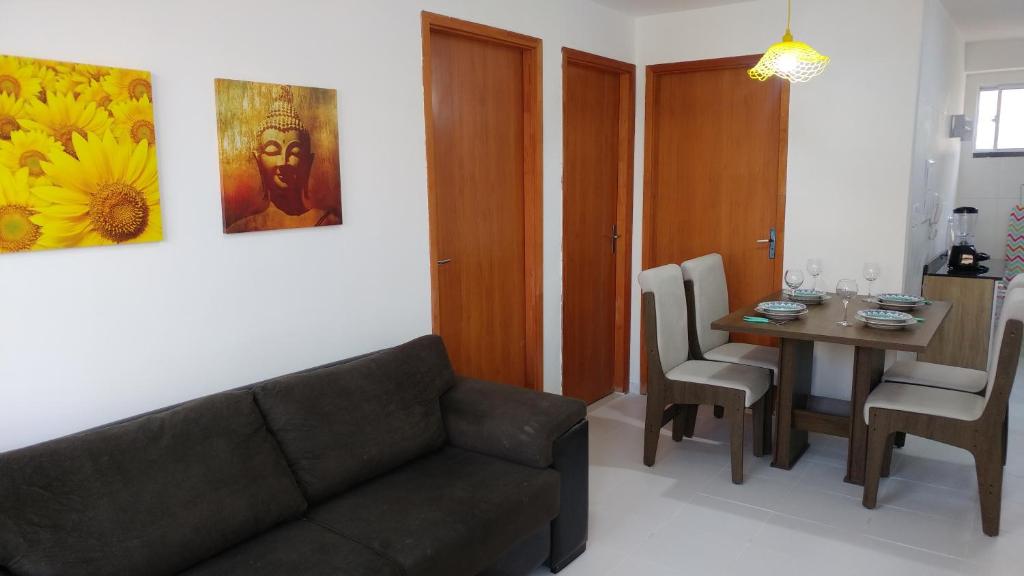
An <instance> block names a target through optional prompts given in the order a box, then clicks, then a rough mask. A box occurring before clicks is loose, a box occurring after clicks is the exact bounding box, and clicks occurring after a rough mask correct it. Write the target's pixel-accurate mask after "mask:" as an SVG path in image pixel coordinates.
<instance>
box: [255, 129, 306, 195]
mask: <svg viewBox="0 0 1024 576" xmlns="http://www.w3.org/2000/svg"><path fill="white" fill-rule="evenodd" d="M253 156H254V157H255V159H256V165H257V167H258V168H259V170H260V178H261V179H262V180H263V189H264V190H265V191H267V192H270V193H272V194H271V196H272V197H273V196H276V195H280V194H288V195H293V194H294V195H301V194H302V192H303V191H304V190H305V189H306V185H307V184H308V183H309V170H310V168H311V167H312V165H313V153H312V151H311V150H310V146H309V136H308V135H307V134H306V133H305V132H303V131H300V130H285V131H281V130H278V129H277V128H267V129H266V130H264V131H263V132H262V133H261V134H260V138H259V142H258V144H257V147H256V149H255V150H253ZM273 193H276V194H273Z"/></svg>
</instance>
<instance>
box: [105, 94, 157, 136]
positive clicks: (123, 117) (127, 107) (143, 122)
mask: <svg viewBox="0 0 1024 576" xmlns="http://www.w3.org/2000/svg"><path fill="white" fill-rule="evenodd" d="M110 113H111V114H113V115H114V134H115V135H116V136H117V137H118V138H120V139H122V140H126V141H129V140H130V141H132V142H135V143H136V144H138V143H139V142H142V141H143V140H146V141H148V142H149V143H150V145H154V144H156V131H155V130H154V129H153V104H152V103H150V101H149V97H148V96H143V97H142V98H140V99H138V100H128V101H124V100H121V101H118V102H114V103H113V104H111V105H110Z"/></svg>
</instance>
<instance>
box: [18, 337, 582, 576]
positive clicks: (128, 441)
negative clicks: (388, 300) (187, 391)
mask: <svg viewBox="0 0 1024 576" xmlns="http://www.w3.org/2000/svg"><path fill="white" fill-rule="evenodd" d="M585 415H586V411H585V407H584V406H583V404H582V403H580V402H577V401H575V400H569V399H566V398H562V397H560V396H554V395H549V394H541V393H536V392H531V391H526V390H522V389H517V388H513V387H509V386H503V385H498V384H491V383H485V382H480V381H475V380H470V379H464V378H459V377H457V376H455V374H454V373H453V372H452V369H451V365H450V364H449V361H448V356H447V354H446V352H445V350H444V345H443V344H442V342H441V340H440V339H439V338H437V337H434V336H426V337H423V338H419V339H417V340H414V341H412V342H409V343H407V344H403V345H401V346H398V347H396V348H391V349H388V350H383V351H380V352H377V353H373V354H369V355H365V356H361V357H358V358H354V359H350V360H345V361H341V362H337V363H334V364H330V365H327V366H321V367H318V368H313V369H310V370H306V371H304V372H300V373H296V374H291V375H288V376H283V377H280V378H276V379H273V380H269V381H266V382H261V383H259V384H255V385H252V386H248V387H245V388H242V389H238V390H232V391H229V392H224V393H220V394H215V395H213V396H209V397H206V398H201V399H198V400H195V401H191V402H187V403H184V404H181V405H178V406H174V407H170V408H166V409H163V410H159V411H156V412H153V413H149V414H145V415H142V416H137V417H134V418H131V419H128V420H125V421H121V422H117V423H114V424H110V425H107V426H103V427H101V428H97V429H93V430H89V431H86V432H82V433H79V434H76V435H73V436H68V437H65V438H61V439H58V440H54V441H51V442H46V443H43V444H38V445H36V446H31V447H28V448H24V449H20V450H15V451H12V452H7V453H3V454H0V575H2V576H80V575H87V576H105V575H110V576H114V575H117V576H129V575H139V576H160V575H172V574H187V575H189V576H214V575H216V576H233V575H243V574H244V575H247V576H279V575H284V574H288V575H293V574H294V575H303V576H320V575H323V576H328V575H332V576H337V575H345V576H364V575H366V576H370V575H373V576H387V575H400V576H459V575H465V576H475V575H487V576H499V575H502V576H504V575H513V574H525V573H527V572H529V571H531V570H533V569H535V568H536V567H538V566H540V565H541V564H543V563H545V562H546V563H547V564H548V566H550V567H551V569H552V571H555V572H557V571H558V570H560V569H561V568H563V567H564V566H565V565H566V564H568V563H569V562H571V561H572V560H573V559H574V558H576V557H577V556H578V555H579V554H581V553H582V552H583V550H584V548H585V546H586V526H587V423H586V420H585Z"/></svg>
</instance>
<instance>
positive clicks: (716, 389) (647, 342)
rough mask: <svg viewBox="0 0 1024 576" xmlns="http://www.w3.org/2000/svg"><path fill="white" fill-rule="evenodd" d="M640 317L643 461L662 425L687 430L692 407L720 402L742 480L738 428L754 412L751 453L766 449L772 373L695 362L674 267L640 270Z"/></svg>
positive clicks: (735, 474)
mask: <svg viewBox="0 0 1024 576" xmlns="http://www.w3.org/2000/svg"><path fill="white" fill-rule="evenodd" d="M640 289H641V294H642V296H641V316H642V319H643V326H644V350H645V352H646V356H647V417H646V422H645V428H644V464H645V465H647V466H654V460H655V456H656V455H657V452H658V438H659V437H660V436H661V429H662V427H664V426H665V425H666V424H668V423H669V422H672V438H673V440H675V441H677V442H678V441H680V440H682V439H683V431H684V429H686V428H690V430H692V422H693V420H694V419H695V418H696V414H697V407H698V406H700V405H701V404H709V405H712V406H722V407H723V408H724V409H725V417H726V418H727V419H728V421H729V430H730V432H729V435H730V438H729V443H730V450H731V456H732V481H733V483H735V484H742V483H743V426H744V422H743V420H744V416H745V414H746V409H747V408H751V410H752V411H753V427H754V429H753V436H754V455H755V456H758V457H760V456H763V455H765V454H767V453H768V452H770V440H769V438H770V436H771V425H770V419H769V416H770V414H769V406H770V404H771V392H770V390H771V373H770V371H769V370H767V369H765V368H760V367H756V366H746V365H742V364H732V363H727V362H712V361H709V360H695V359H693V358H692V357H691V354H690V346H689V329H688V326H687V321H686V320H687V304H686V293H685V291H684V289H683V274H682V270H681V269H680V267H679V266H677V265H675V264H668V265H666V266H661V267H659V268H654V269H651V270H645V271H644V272H641V273H640Z"/></svg>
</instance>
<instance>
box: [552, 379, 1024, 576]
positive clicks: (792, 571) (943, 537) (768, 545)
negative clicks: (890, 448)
mask: <svg viewBox="0 0 1024 576" xmlns="http://www.w3.org/2000/svg"><path fill="white" fill-rule="evenodd" d="M1017 392H1018V393H1016V394H1015V395H1014V396H1015V399H1014V402H1013V406H1012V407H1011V415H1014V414H1015V415H1016V417H1015V418H1014V417H1013V416H1011V418H1013V421H1012V422H1011V431H1010V435H1011V437H1010V456H1009V461H1008V463H1007V466H1006V472H1005V476H1004V490H1003V517H1002V530H1001V534H1000V536H999V537H998V538H989V537H986V536H985V535H983V534H982V532H981V526H980V522H981V517H980V513H979V509H978V496H977V493H976V490H977V484H976V481H975V476H974V467H973V461H972V459H971V457H970V455H969V454H968V453H966V452H963V451H961V450H958V449H955V448H950V447H948V446H944V445H941V444H937V443H933V442H930V441H928V440H924V439H921V438H915V437H909V438H908V439H907V446H906V447H905V448H903V449H902V450H897V453H896V456H895V459H894V460H893V470H892V477H891V478H888V479H883V480H882V484H881V488H880V490H879V506H878V507H877V508H876V509H875V510H867V509H865V508H864V507H862V506H861V493H862V489H861V488H860V487H859V486H852V485H850V484H846V483H844V482H843V475H844V473H845V466H846V441H845V440H843V439H839V438H832V437H829V436H821V435H812V437H811V447H810V449H809V450H808V451H807V453H806V454H805V455H804V457H803V458H802V459H801V460H800V462H798V463H797V465H796V467H794V469H793V470H791V471H788V472H786V471H783V470H777V469H774V468H771V467H770V466H769V463H770V457H768V456H766V457H764V458H754V457H753V455H752V454H751V452H750V446H751V444H750V438H749V430H750V427H749V422H748V426H747V430H748V437H747V443H746V446H745V450H744V466H745V480H744V483H743V485H741V486H736V485H733V484H732V483H731V481H730V475H729V446H728V430H727V428H726V426H725V424H724V422H723V421H720V420H715V419H713V418H711V416H710V411H707V409H706V408H702V409H701V413H700V418H699V420H698V423H697V432H696V434H695V436H694V438H692V439H687V440H684V441H683V442H682V443H675V442H673V441H672V438H671V435H670V433H669V429H668V428H666V429H665V430H664V431H663V433H662V437H661V441H660V442H659V445H658V458H657V462H656V464H655V465H654V467H653V468H647V467H645V466H644V465H643V463H642V462H641V456H642V452H643V417H644V406H645V403H646V399H645V397H642V396H633V395H630V396H621V395H616V396H613V397H610V398H607V399H605V400H602V401H601V402H599V403H597V404H595V405H594V406H592V407H591V409H590V416H589V418H590V538H589V543H588V545H587V551H586V553H585V554H584V555H583V556H581V557H580V558H579V559H577V560H576V561H575V562H573V564H571V565H570V566H569V567H568V568H566V569H565V570H563V571H562V574H565V575H566V576H579V575H586V576H618V575H634V574H635V575H640V574H643V575H651V576H662V575H683V574H685V575H691V574H700V575H702V576H714V575H723V574H759V575H765V576H768V575H774V574H786V575H802V574H808V575H811V574H813V575H829V576H831V575H839V576H844V575H847V574H849V575H853V574H858V575H861V576H863V575H865V574H870V575H872V576H884V575H889V574H892V575H899V576H914V575H918V574H920V575H928V576H932V575H946V574H983V575H1020V574H1024V393H1022V392H1024V390H1018V391H1017ZM706 411H707V413H705V412H706ZM748 418H749V417H748ZM545 573H548V572H547V570H546V569H541V570H538V571H537V572H536V573H535V575H534V576H541V575H542V574H545Z"/></svg>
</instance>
